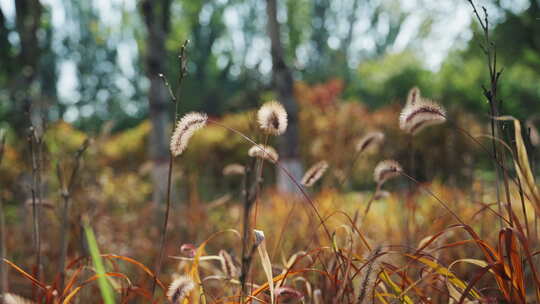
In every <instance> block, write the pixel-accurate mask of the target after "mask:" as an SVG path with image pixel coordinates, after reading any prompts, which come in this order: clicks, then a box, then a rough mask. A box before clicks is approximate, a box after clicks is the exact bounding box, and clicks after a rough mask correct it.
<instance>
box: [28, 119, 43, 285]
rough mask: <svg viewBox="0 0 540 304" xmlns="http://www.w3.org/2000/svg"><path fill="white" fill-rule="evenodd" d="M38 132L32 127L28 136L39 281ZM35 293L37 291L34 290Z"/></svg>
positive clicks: (33, 225)
mask: <svg viewBox="0 0 540 304" xmlns="http://www.w3.org/2000/svg"><path fill="white" fill-rule="evenodd" d="M36 141H37V140H36V132H35V129H34V127H30V133H29V134H28V143H29V146H30V155H31V158H32V187H31V195H32V227H33V231H32V232H33V243H34V253H35V255H36V265H35V267H36V268H35V270H34V276H35V277H36V278H38V279H39V277H40V275H39V273H40V266H39V265H40V264H41V237H40V231H39V213H38V208H39V206H38V202H37V200H38V189H37V188H38V178H37V175H38V167H37V162H38V161H37V153H36V146H35V144H36ZM34 291H37V290H36V289H34Z"/></svg>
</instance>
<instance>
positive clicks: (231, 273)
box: [219, 249, 240, 279]
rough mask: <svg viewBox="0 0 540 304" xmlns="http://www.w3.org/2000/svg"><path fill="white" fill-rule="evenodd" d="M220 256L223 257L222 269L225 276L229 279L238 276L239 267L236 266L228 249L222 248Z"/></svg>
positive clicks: (221, 261)
mask: <svg viewBox="0 0 540 304" xmlns="http://www.w3.org/2000/svg"><path fill="white" fill-rule="evenodd" d="M219 257H220V258H221V260H220V263H221V271H223V273H224V274H225V276H226V277H227V278H228V279H233V278H237V277H238V275H239V274H240V273H239V270H238V267H236V265H235V264H234V261H233V258H232V257H231V255H230V254H229V253H228V252H227V251H225V250H223V249H222V250H220V251H219Z"/></svg>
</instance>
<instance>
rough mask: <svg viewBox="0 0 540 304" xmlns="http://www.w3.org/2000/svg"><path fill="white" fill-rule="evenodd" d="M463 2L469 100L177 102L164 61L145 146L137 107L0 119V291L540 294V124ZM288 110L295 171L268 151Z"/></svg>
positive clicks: (328, 84)
mask: <svg viewBox="0 0 540 304" xmlns="http://www.w3.org/2000/svg"><path fill="white" fill-rule="evenodd" d="M470 3H471V4H472V9H473V10H472V13H473V14H474V16H475V17H476V18H477V22H478V24H479V26H480V30H481V32H482V33H483V35H484V36H483V38H484V39H485V40H482V41H481V47H482V48H483V51H484V55H485V58H484V59H485V64H486V66H485V73H486V74H487V75H488V76H489V77H488V79H489V81H488V83H485V84H482V83H470V84H468V85H470V86H471V87H475V88H477V89H478V90H479V91H481V92H482V94H483V98H484V100H482V101H479V102H485V103H487V104H488V105H489V112H488V113H485V115H484V116H482V117H479V115H478V114H477V113H469V112H468V111H466V110H465V109H464V108H463V107H461V106H459V105H455V106H454V105H451V104H447V103H444V102H443V101H441V100H433V99H432V97H431V96H429V94H428V93H425V92H424V90H423V88H422V87H421V86H418V87H417V86H412V87H411V88H410V90H409V92H408V94H407V95H403V96H399V98H398V101H397V102H395V103H392V104H389V105H386V106H382V107H379V108H377V109H373V108H371V107H369V106H368V105H367V104H365V103H363V102H362V101H355V102H351V101H346V100H344V99H343V98H342V96H343V94H344V91H345V90H346V89H347V88H346V87H345V84H344V82H343V81H342V80H340V79H338V78H334V79H327V80H325V81H321V82H319V83H317V84H312V83H311V84H310V83H308V82H303V81H295V82H294V85H293V84H291V89H292V90H293V92H292V95H293V96H294V98H295V100H296V101H297V109H296V110H297V113H294V115H290V114H289V112H288V111H287V109H286V108H287V106H286V105H285V106H284V104H286V102H280V101H279V100H276V98H263V99H262V100H260V101H258V102H257V103H258V104H259V106H258V107H257V108H253V109H250V110H247V111H239V112H236V113H226V114H223V115H209V114H207V113H204V112H199V111H197V112H187V113H186V112H181V111H180V110H179V109H180V108H181V106H180V105H181V103H182V102H183V101H184V100H185V99H186V98H189V96H184V95H181V94H179V93H178V92H179V90H177V91H174V90H172V89H171V85H170V84H169V82H168V81H167V79H166V77H165V76H164V75H161V74H160V78H161V79H162V81H163V85H165V86H166V87H167V89H168V93H169V94H170V96H169V97H170V99H171V101H172V102H173V103H174V107H175V111H174V112H173V113H168V114H170V117H173V120H174V123H172V124H171V125H170V126H168V128H169V129H170V130H169V131H167V133H166V134H165V135H163V134H162V136H166V137H167V141H168V142H169V147H168V151H167V153H166V156H167V157H165V158H163V159H160V163H159V164H157V163H156V162H155V161H154V160H151V159H150V158H151V154H152V152H151V151H152V148H153V147H152V143H153V142H152V136H153V135H152V130H153V127H152V126H153V124H155V121H151V120H144V121H143V122H141V123H139V124H137V125H135V126H133V127H131V128H127V129H126V130H123V131H121V132H114V131H113V129H114V125H113V124H114V122H113V121H110V122H106V123H104V124H103V126H102V127H101V128H100V129H99V130H98V131H97V132H96V133H95V134H94V135H92V136H90V135H88V134H86V133H84V132H82V131H81V130H79V129H78V128H76V127H75V126H74V125H73V124H71V123H68V122H66V121H63V120H60V119H59V120H57V121H53V122H51V123H49V124H47V125H44V126H42V127H40V126H33V125H32V126H30V127H29V128H28V129H25V130H24V133H25V134H26V138H21V137H17V135H18V134H20V132H14V131H13V130H11V131H10V132H4V131H3V130H0V185H2V186H3V188H2V189H0V204H1V205H0V249H1V250H0V254H1V256H2V259H3V263H0V286H1V289H2V290H0V294H1V295H2V300H3V303H7V304H23V303H46V304H53V303H54V304H55V303H63V304H68V303H105V304H110V303H173V304H179V303H182V304H186V303H202V304H206V303H242V304H244V303H246V304H247V303H253V304H255V303H271V304H274V303H276V304H277V303H283V304H285V303H311V304H322V303H336V304H339V303H358V304H365V303H406V304H413V303H452V304H457V303H460V304H461V303H540V268H539V266H540V264H539V261H538V254H539V253H540V242H539V237H538V236H539V223H538V218H539V216H540V190H539V188H538V184H537V182H536V176H535V172H537V170H536V168H535V166H536V165H537V164H538V150H537V148H538V146H539V145H540V134H539V133H538V131H537V129H536V128H535V126H534V124H533V123H531V122H530V121H527V122H525V123H522V121H520V120H518V119H516V118H514V117H513V116H512V115H513V113H511V112H505V111H501V107H500V105H501V103H500V99H499V97H498V95H497V94H498V88H499V87H500V86H501V82H504V78H503V79H502V80H501V78H500V77H501V73H502V69H501V67H500V66H499V65H498V62H497V49H496V46H495V44H493V43H492V41H491V40H490V36H489V28H488V26H489V23H488V14H487V12H486V11H485V10H484V11H483V12H482V11H478V10H477V8H476V6H474V4H473V2H470ZM274 14H275V12H274ZM186 45H187V42H186V43H185V44H184V45H183V46H182V48H181V53H180V56H179V60H180V64H179V69H180V71H179V75H180V76H179V80H178V84H177V85H178V87H181V86H182V84H183V83H182V81H183V80H185V77H187V78H189V77H190V74H189V73H186V61H187V62H189V60H190V54H189V52H188V54H187V55H186V54H185V53H184V51H185V47H186ZM191 52H193V50H192V51H191ZM274 72H276V71H274ZM160 81H161V80H160ZM532 114H534V113H531V115H532ZM291 118H292V119H291ZM291 124H292V125H294V126H295V127H297V128H298V131H299V133H298V137H299V142H300V143H301V144H300V145H299V146H297V147H292V148H293V149H296V150H297V152H298V154H299V155H300V156H301V167H303V170H300V171H303V174H302V175H301V176H298V175H297V173H298V172H297V171H298V170H297V168H296V167H294V166H290V159H289V158H287V156H285V157H284V156H283V155H280V151H287V150H288V149H289V148H290V147H288V148H287V147H286V145H287V143H288V140H285V139H284V137H285V136H284V134H285V132H287V130H288V127H290V125H291ZM284 146H285V148H284ZM158 165H159V166H160V168H163V170H162V172H161V173H160V176H161V177H162V180H161V181H160V183H159V187H160V191H162V192H163V193H164V194H165V195H164V196H163V197H162V199H160V200H158V201H154V197H153V193H155V192H156V189H154V188H155V185H154V184H153V183H152V180H153V179H155V176H154V175H153V174H156V170H155V169H156V166H158ZM279 176H282V177H283V176H284V177H285V182H286V187H284V188H283V187H281V186H280V185H277V182H276V181H277V180H279ZM282 182H283V181H282ZM283 189H287V190H286V191H285V190H283ZM6 202H9V204H8V203H6Z"/></svg>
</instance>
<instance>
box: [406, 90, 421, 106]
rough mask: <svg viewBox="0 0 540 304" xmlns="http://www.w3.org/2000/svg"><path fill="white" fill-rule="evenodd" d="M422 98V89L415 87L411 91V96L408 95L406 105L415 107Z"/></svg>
mask: <svg viewBox="0 0 540 304" xmlns="http://www.w3.org/2000/svg"><path fill="white" fill-rule="evenodd" d="M421 98H422V96H421V95H420V89H419V88H418V87H413V88H412V89H410V91H409V94H408V95H407V103H406V105H414V104H415V103H416V102H417V101H418V100H420V99H421Z"/></svg>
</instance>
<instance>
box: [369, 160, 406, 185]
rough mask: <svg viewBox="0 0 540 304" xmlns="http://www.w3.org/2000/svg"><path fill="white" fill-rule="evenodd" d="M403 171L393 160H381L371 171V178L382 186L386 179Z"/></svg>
mask: <svg viewBox="0 0 540 304" xmlns="http://www.w3.org/2000/svg"><path fill="white" fill-rule="evenodd" d="M401 172H403V169H402V168H401V165H400V164H399V163H398V162H397V161H395V160H383V161H381V162H379V163H378V164H377V166H376V167H375V170H374V171H373V179H374V180H375V182H376V183H377V184H378V185H379V186H382V184H384V183H385V182H386V181H388V180H389V179H392V178H394V177H397V176H399V175H400V173H401Z"/></svg>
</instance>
